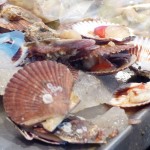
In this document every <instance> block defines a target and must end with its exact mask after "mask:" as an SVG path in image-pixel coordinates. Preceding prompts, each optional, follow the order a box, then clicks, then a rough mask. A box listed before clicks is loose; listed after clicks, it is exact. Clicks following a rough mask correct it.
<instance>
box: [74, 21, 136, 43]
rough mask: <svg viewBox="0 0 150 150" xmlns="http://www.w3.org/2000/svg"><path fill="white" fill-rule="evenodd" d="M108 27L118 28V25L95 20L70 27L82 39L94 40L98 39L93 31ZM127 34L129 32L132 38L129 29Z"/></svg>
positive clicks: (118, 39)
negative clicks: (97, 28)
mask: <svg viewBox="0 0 150 150" xmlns="http://www.w3.org/2000/svg"><path fill="white" fill-rule="evenodd" d="M109 25H115V26H119V24H115V23H110V22H104V21H101V20H97V21H83V22H78V23H76V24H74V25H72V29H73V30H75V31H77V32H78V33H80V34H81V35H82V36H84V37H87V38H94V39H100V38H99V37H98V36H95V35H93V34H92V32H93V31H94V29H95V28H96V27H99V26H109ZM128 29H129V28H128ZM129 32H130V36H134V35H133V31H132V30H131V29H129ZM119 34H120V33H119ZM115 40H117V41H122V40H123V39H120V38H115Z"/></svg>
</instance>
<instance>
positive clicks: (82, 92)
mask: <svg viewBox="0 0 150 150" xmlns="http://www.w3.org/2000/svg"><path fill="white" fill-rule="evenodd" d="M109 88H110V87H108V88H107V87H106V85H104V83H103V80H101V79H98V78H96V77H95V76H93V75H88V74H85V73H82V74H80V77H79V79H78V80H77V82H76V83H75V85H74V87H73V92H74V93H75V94H76V95H77V96H78V97H79V99H80V103H79V104H78V105H77V107H76V108H75V109H74V110H73V112H74V113H75V112H78V111H81V110H83V109H85V108H90V107H94V106H98V105H99V104H103V103H106V102H107V101H109V100H110V99H111V97H112V93H111V92H110V91H109Z"/></svg>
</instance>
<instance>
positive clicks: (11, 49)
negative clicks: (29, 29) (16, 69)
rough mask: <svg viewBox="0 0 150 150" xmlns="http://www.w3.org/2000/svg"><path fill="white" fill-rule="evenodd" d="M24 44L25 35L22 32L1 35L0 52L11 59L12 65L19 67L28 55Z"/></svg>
mask: <svg viewBox="0 0 150 150" xmlns="http://www.w3.org/2000/svg"><path fill="white" fill-rule="evenodd" d="M24 42H25V41H24V34H23V33H22V32H20V31H12V32H8V33H3V34H0V52H1V53H4V55H5V56H7V57H9V58H10V61H12V65H14V66H18V65H19V64H20V63H21V62H22V61H23V59H24V58H25V57H26V56H27V54H28V50H27V47H25V46H23V44H24ZM2 56H3V55H2ZM1 67H3V66H2V65H1Z"/></svg>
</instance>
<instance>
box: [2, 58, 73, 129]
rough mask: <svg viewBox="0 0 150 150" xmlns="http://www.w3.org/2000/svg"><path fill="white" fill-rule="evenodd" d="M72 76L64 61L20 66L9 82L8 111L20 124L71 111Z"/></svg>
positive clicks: (5, 96)
mask: <svg viewBox="0 0 150 150" xmlns="http://www.w3.org/2000/svg"><path fill="white" fill-rule="evenodd" d="M72 85H73V76H72V74H71V72H70V71H69V69H68V68H67V67H66V66H64V65H63V64H59V63H56V62H52V61H41V62H40V61H39V62H34V63H31V64H29V65H26V66H25V67H24V68H23V69H21V70H19V71H18V72H17V73H16V74H15V75H14V76H13V78H12V79H11V80H10V82H9V83H8V85H7V88H6V90H5V94H4V108H5V111H6V113H7V115H8V117H10V118H11V119H12V121H14V122H15V123H17V124H20V125H27V126H28V125H33V124H36V123H38V122H41V121H44V120H46V119H48V118H53V117H56V116H59V115H61V116H63V115H64V116H65V115H66V114H67V113H68V112H69V105H70V94H71V90H72Z"/></svg>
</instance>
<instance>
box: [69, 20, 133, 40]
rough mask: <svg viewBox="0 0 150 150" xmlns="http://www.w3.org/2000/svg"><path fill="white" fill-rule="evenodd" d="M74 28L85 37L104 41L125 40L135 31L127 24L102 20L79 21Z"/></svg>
mask: <svg viewBox="0 0 150 150" xmlns="http://www.w3.org/2000/svg"><path fill="white" fill-rule="evenodd" d="M72 28H73V30H75V31H77V32H78V33H80V34H81V35H82V36H83V37H86V38H92V39H95V40H97V41H103V42H109V41H110V40H112V41H116V42H123V41H126V40H130V39H132V38H131V37H133V36H134V34H133V31H132V30H131V29H129V28H127V27H125V26H121V25H119V24H113V23H109V22H104V21H100V20H97V21H83V22H78V23H76V24H74V25H73V26H72Z"/></svg>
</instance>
